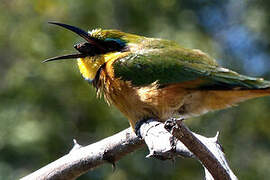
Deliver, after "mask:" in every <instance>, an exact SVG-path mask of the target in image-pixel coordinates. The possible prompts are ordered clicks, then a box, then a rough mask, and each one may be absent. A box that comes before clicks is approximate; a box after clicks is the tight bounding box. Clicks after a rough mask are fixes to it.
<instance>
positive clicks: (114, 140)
mask: <svg viewBox="0 0 270 180" xmlns="http://www.w3.org/2000/svg"><path fill="white" fill-rule="evenodd" d="M143 145H144V142H143V140H141V139H139V138H138V137H137V136H136V135H135V133H133V131H132V130H131V128H128V129H126V130H123V131H121V132H119V133H117V134H115V135H113V136H111V137H108V138H106V139H103V140H101V141H99V142H96V143H94V144H91V145H88V146H85V147H80V145H78V144H77V142H75V145H74V147H73V149H72V150H71V151H70V153H69V154H67V155H65V156H63V157H61V158H60V159H58V160H56V161H54V162H52V163H50V164H48V165H46V166H45V167H43V168H41V169H39V170H37V171H35V172H33V173H32V174H30V175H28V176H26V177H23V178H22V180H33V179H39V180H43V179H44V180H45V179H46V180H52V179H59V180H60V179H61V180H70V179H75V178H77V177H79V176H80V175H82V174H83V173H86V172H87V171H89V170H91V169H93V168H95V167H97V166H99V165H101V164H104V163H106V162H110V163H112V164H113V165H114V162H116V161H118V160H119V159H121V158H122V157H123V156H125V155H126V154H128V153H130V152H133V151H135V150H136V149H138V148H140V147H142V146H143Z"/></svg>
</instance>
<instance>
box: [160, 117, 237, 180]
mask: <svg viewBox="0 0 270 180" xmlns="http://www.w3.org/2000/svg"><path fill="white" fill-rule="evenodd" d="M165 128H166V129H167V130H168V131H170V132H171V134H172V135H173V136H174V137H176V138H177V139H179V140H180V141H181V142H182V143H183V144H184V145H185V146H186V147H187V148H188V149H189V150H190V151H191V152H192V153H194V155H195V156H196V157H197V158H198V159H199V160H200V161H201V163H202V164H203V166H204V167H205V168H206V169H207V170H206V178H210V179H211V177H210V176H209V173H208V171H209V172H210V174H211V175H212V178H213V179H216V180H232V179H233V180H234V179H237V178H236V176H235V175H234V174H233V172H232V171H231V169H230V167H229V166H228V163H227V161H226V159H225V155H224V153H223V151H222V147H221V146H220V144H219V143H218V139H217V136H218V133H217V136H216V137H214V138H212V139H211V138H205V137H203V136H201V135H197V134H195V133H192V132H191V131H190V130H189V129H188V128H187V127H186V126H185V125H184V124H183V122H182V120H170V121H167V122H166V124H165ZM213 139H214V141H213ZM208 176H209V177H208Z"/></svg>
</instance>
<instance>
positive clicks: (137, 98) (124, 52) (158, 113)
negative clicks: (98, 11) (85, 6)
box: [43, 22, 270, 131]
mask: <svg viewBox="0 0 270 180" xmlns="http://www.w3.org/2000/svg"><path fill="white" fill-rule="evenodd" d="M49 23H50V24H53V25H56V26H60V27H62V28H65V29H67V30H69V31H72V32H73V33H75V34H77V35H79V36H80V37H82V38H83V39H84V40H85V42H81V43H78V44H75V45H74V48H75V49H76V50H77V51H78V52H77V53H74V54H67V55H63V56H56V57H53V58H49V59H46V60H44V61H43V62H50V61H56V60H66V59H74V60H77V64H78V68H79V70H80V73H81V75H82V77H83V78H84V79H85V80H87V81H88V82H89V83H90V84H92V85H93V86H94V87H95V89H96V92H97V95H98V96H101V95H102V94H103V95H104V99H105V100H106V101H107V102H108V104H113V105H114V106H115V107H117V108H118V109H119V110H120V112H122V113H123V114H124V116H126V117H127V119H128V120H129V124H130V126H131V127H132V129H133V130H134V131H135V130H136V129H135V128H136V124H137V123H138V122H140V121H142V120H146V119H152V118H154V119H157V120H158V121H160V122H165V121H166V120H167V119H170V118H172V117H181V118H184V119H186V118H190V117H194V116H199V115H202V114H205V113H207V112H210V111H215V110H220V109H225V108H229V107H231V106H234V105H237V104H238V103H240V102H242V101H245V100H248V99H252V98H257V97H262V96H269V95H270V81H266V80H264V79H263V78H255V77H249V76H246V75H241V74H239V73H237V72H235V71H232V70H230V69H227V68H224V67H222V66H220V65H219V64H218V63H217V61H216V60H215V59H214V58H212V57H210V56H209V55H208V54H206V53H204V52H202V51H201V50H198V49H188V48H184V47H182V46H181V45H179V44H178V43H176V42H174V41H171V40H165V39H159V38H149V37H144V36H140V35H135V34H131V33H125V32H122V31H120V30H110V29H108V30H107V29H94V30H91V31H84V30H82V29H80V28H78V27H75V26H71V25H68V24H63V23H60V22H49Z"/></svg>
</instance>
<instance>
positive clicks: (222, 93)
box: [202, 88, 270, 110]
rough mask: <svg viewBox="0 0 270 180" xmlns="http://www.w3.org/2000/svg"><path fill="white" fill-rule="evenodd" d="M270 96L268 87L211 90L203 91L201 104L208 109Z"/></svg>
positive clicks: (222, 107)
mask: <svg viewBox="0 0 270 180" xmlns="http://www.w3.org/2000/svg"><path fill="white" fill-rule="evenodd" d="M264 96H270V88H264V89H248V90H211V91H206V92H205V97H206V98H204V101H203V102H202V104H204V105H205V106H208V109H209V110H218V109H224V108H227V107H230V106H233V105H236V104H238V103H240V102H243V101H246V100H249V99H254V98H258V97H264Z"/></svg>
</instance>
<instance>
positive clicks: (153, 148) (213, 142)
mask: <svg viewBox="0 0 270 180" xmlns="http://www.w3.org/2000/svg"><path fill="white" fill-rule="evenodd" d="M166 127H167V128H168V126H166ZM170 127H171V130H172V131H171V133H172V134H173V135H174V136H176V137H178V135H179V134H177V133H181V137H180V138H179V137H178V138H179V139H181V141H182V138H185V139H184V140H183V142H184V143H182V142H181V141H179V140H178V139H177V138H175V137H174V136H173V135H172V134H171V133H169V132H168V131H167V130H166V129H165V128H164V124H163V123H161V122H158V121H155V120H148V121H147V122H145V123H143V124H142V125H141V127H140V133H141V135H142V137H143V139H144V140H145V143H146V144H147V146H148V148H149V151H150V153H149V155H148V156H147V157H155V158H159V159H162V160H165V159H174V158H175V157H176V156H182V157H191V158H196V157H197V158H198V159H200V157H201V156H202V157H204V158H206V159H207V157H208V156H209V152H212V153H213V154H212V156H214V157H215V159H214V160H213V161H210V163H213V164H214V165H215V164H217V163H220V164H222V166H223V167H224V168H225V169H226V171H225V173H227V175H228V177H230V178H229V179H232V180H234V179H237V178H236V177H235V176H234V174H233V172H232V171H231V170H230V168H229V166H228V164H227V162H226V159H225V157H224V154H223V152H222V150H221V147H220V145H219V144H218V142H217V136H216V137H214V138H206V137H203V136H201V135H197V134H195V133H192V132H190V131H189V130H188V132H186V131H184V132H182V129H180V132H179V131H178V130H179V128H178V127H176V126H175V125H173V126H170ZM173 127H174V128H173ZM181 127H182V126H181ZM176 129H178V130H176ZM186 133H187V134H189V135H190V134H191V135H192V134H193V136H194V137H196V138H194V137H193V138H191V139H190V137H189V135H188V136H187V135H186ZM183 134H185V136H184V135H183ZM198 139H199V140H200V142H201V143H202V144H204V145H205V146H207V148H208V149H209V151H203V150H201V147H200V146H199V145H198V144H197V140H198ZM145 143H144V141H143V140H142V139H139V138H138V137H137V136H136V135H135V134H134V133H133V131H132V130H131V129H130V128H128V129H126V130H124V131H122V132H120V133H117V134H115V135H113V136H111V137H108V138H106V139H104V140H101V141H99V142H97V143H94V144H91V145H88V146H85V147H82V146H80V145H79V144H78V143H77V142H76V140H74V147H73V148H72V150H71V151H70V153H69V154H67V155H65V156H63V157H62V158H60V159H58V160H56V161H54V162H52V163H50V164H48V165H47V166H45V167H43V168H41V169H39V170H37V171H36V172H34V173H32V174H30V175H28V176H26V177H24V178H22V180H30V179H31V180H32V179H46V180H47V179H49V180H51V179H64V180H66V179H75V178H77V177H79V176H80V175H82V174H84V173H86V172H87V171H89V170H91V169H93V168H95V167H97V166H99V165H101V164H104V163H106V162H109V163H112V164H113V165H114V162H116V161H118V160H119V159H120V158H122V157H123V156H125V155H126V154H128V153H130V152H133V151H135V150H136V149H138V148H140V147H142V146H143V145H144V144H145ZM185 143H187V144H185ZM190 146H192V148H190ZM187 147H188V148H189V149H191V151H190V150H189V149H188V148H187ZM194 149H195V150H194ZM198 149H199V151H200V152H199V153H201V154H199V155H198ZM194 154H195V155H196V156H195V155H194ZM200 161H201V162H203V161H202V160H201V159H200ZM203 165H204V168H205V167H207V168H209V167H208V166H207V165H205V164H204V162H203ZM216 168H217V169H215V170H216V171H217V172H218V173H219V171H220V169H219V168H220V167H219V166H216ZM209 171H210V172H211V174H212V171H211V169H210V170H209ZM209 171H208V170H207V169H206V168H205V173H206V174H205V178H206V179H207V180H210V179H211V180H212V179H213V177H212V175H211V174H210V173H209ZM214 177H216V176H215V175H214ZM222 177H223V176H222ZM221 179H222V178H221ZM223 179H226V178H223Z"/></svg>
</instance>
